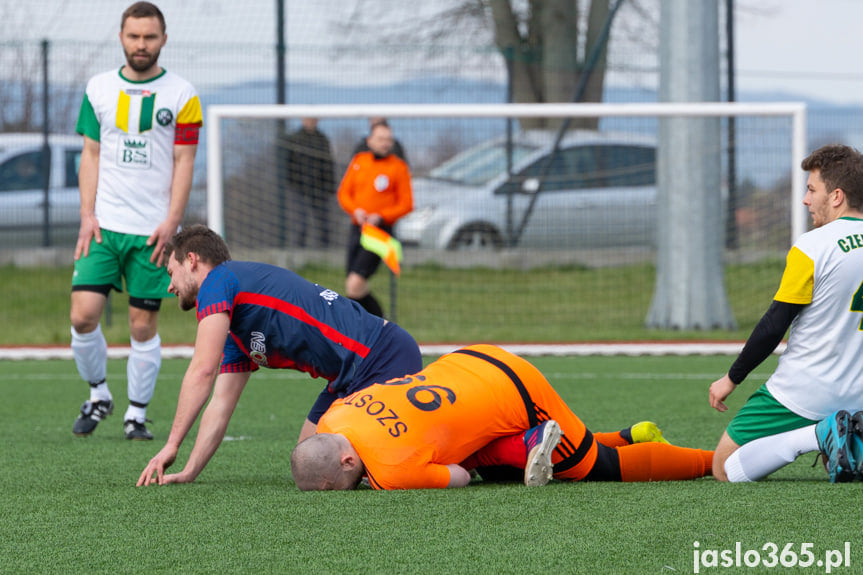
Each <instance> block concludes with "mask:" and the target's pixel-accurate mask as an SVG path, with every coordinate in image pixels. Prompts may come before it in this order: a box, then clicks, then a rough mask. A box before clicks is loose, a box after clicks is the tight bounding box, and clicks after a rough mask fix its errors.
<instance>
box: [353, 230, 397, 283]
mask: <svg viewBox="0 0 863 575" xmlns="http://www.w3.org/2000/svg"><path fill="white" fill-rule="evenodd" d="M360 245H362V246H363V247H364V248H365V249H367V250H368V251H370V252H372V253H373V254H377V255H379V256H380V258H381V259H382V260H383V262H384V263H385V264H387V267H388V268H390V269H391V270H392V272H393V273H394V274H395V275H399V273H400V272H401V266H399V262H401V261H402V244H401V242H400V241H398V240H397V239H395V238H394V237H392V236H391V235H390V234H388V233H386V232H385V231H383V230H382V229H380V228H379V227H377V226H373V225H371V224H363V228H362V233H361V235H360Z"/></svg>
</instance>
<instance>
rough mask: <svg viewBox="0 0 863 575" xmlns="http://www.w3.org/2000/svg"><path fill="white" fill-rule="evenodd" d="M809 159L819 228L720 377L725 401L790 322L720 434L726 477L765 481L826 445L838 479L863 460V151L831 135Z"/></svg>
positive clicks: (718, 392)
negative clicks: (763, 377) (767, 367)
mask: <svg viewBox="0 0 863 575" xmlns="http://www.w3.org/2000/svg"><path fill="white" fill-rule="evenodd" d="M801 167H802V168H803V169H804V170H806V171H807V172H809V179H808V182H807V187H806V196H805V197H804V198H803V204H804V205H805V206H806V207H807V208H808V209H809V213H810V215H811V216H812V224H813V227H814V228H815V229H813V230H812V231H810V232H808V233H805V234H803V235H801V236H800V237H799V238H798V239H797V240H796V241H795V242H794V245H793V246H792V247H791V250H790V251H789V252H788V256H787V263H786V266H785V272H784V273H783V275H782V281H781V283H780V285H779V290H778V291H777V292H776V295H775V296H774V298H773V303H772V304H771V305H770V308H769V309H768V310H767V312H766V313H765V314H764V317H762V318H761V321H759V322H758V325H757V326H755V329H754V330H753V332H752V335H750V336H749V339H748V341H747V342H746V345H745V346H744V348H743V350H742V351H741V353H740V355H739V357H738V358H737V360H736V361H735V362H734V364H733V365H732V366H731V369H730V370H729V372H728V373H727V374H726V375H725V376H723V377H721V378H720V379H718V380H716V381H715V382H713V384H712V385H711V386H710V405H711V406H712V407H713V408H715V409H717V410H718V411H725V410H726V409H727V407H726V406H725V403H724V401H725V399H726V398H727V397H728V396H729V395H730V394H731V392H732V391H734V389H735V388H736V386H737V385H739V384H740V383H741V382H742V381H743V379H744V378H745V377H746V376H747V375H748V374H749V373H750V372H751V371H752V370H753V369H754V368H755V367H756V366H757V365H758V364H760V363H761V362H762V361H763V360H764V359H765V358H767V356H769V355H770V354H771V353H772V352H773V350H774V349H775V348H776V346H777V345H778V344H779V342H780V341H782V338H783V337H784V335H785V332H786V331H787V330H788V329H789V327H790V329H791V331H790V333H789V335H788V345H787V348H786V350H785V352H784V353H783V354H782V357H781V358H780V359H779V365H778V367H777V368H776V371H775V372H774V373H773V375H771V376H770V378H769V379H768V380H767V383H765V384H764V385H763V386H761V388H759V389H758V390H757V391H755V393H753V394H752V396H751V397H750V398H749V400H748V401H747V402H746V404H744V405H743V407H742V408H741V409H740V411H739V412H738V413H737V415H735V417H734V418H733V419H732V420H731V422H730V424H729V425H728V428H727V429H726V432H725V433H724V434H723V435H722V438H721V439H720V440H719V444H718V445H717V446H716V452H715V455H714V459H713V475H714V476H715V477H716V478H717V479H719V480H723V481H725V480H727V481H733V482H739V481H755V480H758V479H761V478H763V477H766V476H767V475H769V474H770V473H772V472H773V471H776V470H777V469H779V468H781V467H782V466H784V465H787V464H788V463H791V462H792V461H794V459H795V458H796V457H797V456H798V455H801V454H803V453H807V452H811V451H818V450H819V449H820V450H821V451H822V452H824V453H825V455H826V456H827V457H828V460H829V461H828V464H827V467H828V472H829V474H830V479H831V481H848V480H850V479H853V478H854V477H855V476H858V475H859V474H860V471H861V470H860V466H861V464H863V453H861V454H860V455H859V456H855V451H856V452H858V453H859V452H860V451H861V450H860V449H856V448H853V447H854V446H859V445H860V444H861V440H863V437H860V436H859V434H860V433H863V426H861V429H860V430H859V432H855V429H856V427H855V426H854V425H852V421H851V420H852V419H853V416H851V415H850V413H849V412H855V411H860V410H863V377H861V367H863V364H861V358H863V323H861V321H863V283H861V282H863V155H861V154H860V152H858V151H857V150H854V149H852V148H849V147H847V146H843V145H828V146H823V147H821V148H819V149H817V150H815V151H814V152H812V154H810V155H809V157H807V158H806V159H805V160H803V163H802V166H801ZM837 410H847V411H840V412H839V413H836V412H837ZM861 421H863V420H861ZM818 422H821V423H818ZM816 423H817V424H818V425H817V427H816Z"/></svg>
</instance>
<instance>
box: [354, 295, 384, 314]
mask: <svg viewBox="0 0 863 575" xmlns="http://www.w3.org/2000/svg"><path fill="white" fill-rule="evenodd" d="M356 301H357V302H359V304H360V305H361V306H363V308H365V310H366V311H367V312H369V313H370V314H372V315H376V316H378V317H384V310H383V309H381V304H379V303H378V300H376V299H375V296H373V295H372V294H371V293H367V294H366V295H365V296H363V297H361V298H360V299H358V300H356Z"/></svg>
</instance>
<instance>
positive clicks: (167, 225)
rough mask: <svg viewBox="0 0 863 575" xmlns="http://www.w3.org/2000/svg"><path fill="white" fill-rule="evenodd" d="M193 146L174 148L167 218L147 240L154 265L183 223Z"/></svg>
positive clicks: (191, 167)
mask: <svg viewBox="0 0 863 575" xmlns="http://www.w3.org/2000/svg"><path fill="white" fill-rule="evenodd" d="M197 148H198V147H197V146H195V145H183V146H179V145H177V146H174V171H173V175H172V178H171V202H170V204H169V206H168V216H167V217H166V218H165V220H164V221H163V222H161V223H160V224H159V225H158V227H157V228H156V230H155V231H154V232H153V234H152V235H151V236H150V237H149V238H148V239H147V245H148V246H154V248H153V253H152V255H151V256H150V261H151V262H155V263H156V265H159V266H161V265H162V264H163V254H164V250H165V244H167V243H168V241H169V240H170V239H171V238H172V237H173V236H174V234H176V233H177V230H178V229H179V227H180V224H181V223H182V222H183V214H184V213H185V211H186V205H187V204H188V203H189V194H190V193H191V190H192V179H193V177H194V171H195V152H196V150H197Z"/></svg>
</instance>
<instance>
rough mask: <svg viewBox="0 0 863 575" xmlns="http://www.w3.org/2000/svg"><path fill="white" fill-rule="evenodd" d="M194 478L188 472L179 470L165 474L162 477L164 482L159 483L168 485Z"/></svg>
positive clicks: (189, 481)
mask: <svg viewBox="0 0 863 575" xmlns="http://www.w3.org/2000/svg"><path fill="white" fill-rule="evenodd" d="M194 480H195V478H194V477H193V476H192V474H190V473H186V472H185V471H181V472H180V473H171V474H169V475H166V476H165V478H164V482H163V483H160V485H168V484H171V483H191V482H193V481H194Z"/></svg>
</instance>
